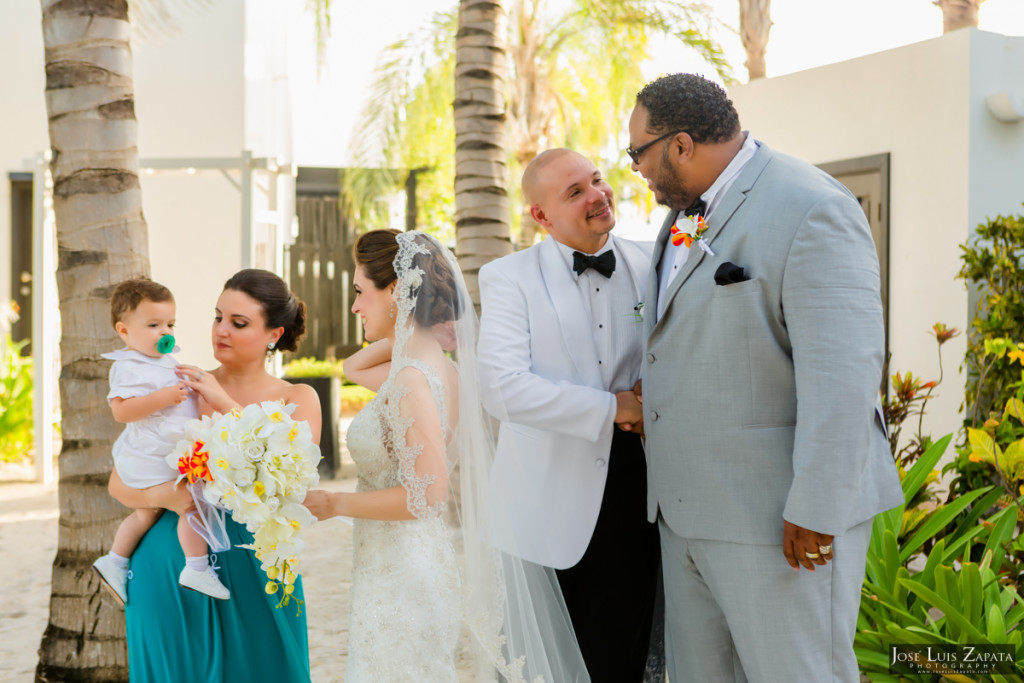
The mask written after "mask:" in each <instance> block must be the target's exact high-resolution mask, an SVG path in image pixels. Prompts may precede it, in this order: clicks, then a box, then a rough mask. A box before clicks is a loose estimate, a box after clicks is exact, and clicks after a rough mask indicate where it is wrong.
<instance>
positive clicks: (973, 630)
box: [900, 579, 989, 644]
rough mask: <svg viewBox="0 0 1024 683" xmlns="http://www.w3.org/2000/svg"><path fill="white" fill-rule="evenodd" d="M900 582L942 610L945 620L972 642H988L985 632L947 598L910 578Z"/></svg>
mask: <svg viewBox="0 0 1024 683" xmlns="http://www.w3.org/2000/svg"><path fill="white" fill-rule="evenodd" d="M900 582H901V583H902V584H903V585H905V586H906V587H907V588H909V589H910V590H911V591H912V592H913V593H915V594H917V595H919V596H920V597H921V598H922V599H923V600H924V601H925V602H927V603H928V604H929V605H931V606H932V607H935V608H936V609H938V610H939V611H940V612H942V614H943V615H944V616H945V618H946V620H947V621H949V622H954V623H956V625H957V626H958V627H959V628H960V629H961V630H962V631H963V632H964V633H965V634H966V635H967V636H968V637H969V638H971V639H973V640H972V642H976V643H978V644H988V642H989V641H988V639H987V638H986V637H985V634H984V633H982V632H981V631H980V630H978V627H977V626H975V625H974V624H972V623H971V622H970V620H968V619H967V618H965V617H964V615H963V613H962V612H961V611H960V610H959V609H957V608H956V607H955V606H954V605H953V604H951V603H950V602H949V600H948V599H946V598H944V597H942V596H941V595H939V594H938V593H937V592H936V591H933V590H931V589H930V588H928V587H927V586H925V585H923V584H921V583H919V582H917V581H914V580H912V579H900Z"/></svg>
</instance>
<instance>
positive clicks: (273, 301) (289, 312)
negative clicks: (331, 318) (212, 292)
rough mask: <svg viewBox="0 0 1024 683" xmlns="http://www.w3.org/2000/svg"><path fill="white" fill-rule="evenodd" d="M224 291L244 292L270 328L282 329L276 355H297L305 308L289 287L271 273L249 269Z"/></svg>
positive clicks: (230, 281) (303, 324) (242, 271)
mask: <svg viewBox="0 0 1024 683" xmlns="http://www.w3.org/2000/svg"><path fill="white" fill-rule="evenodd" d="M224 289H225V290H228V289H230V290H232V291H236V292H242V293H243V294H246V295H248V296H249V297H251V298H253V299H255V300H256V301H257V302H259V304H260V307H261V308H262V309H263V317H264V318H265V322H266V325H267V327H268V328H271V329H272V328H275V327H283V328H284V332H283V333H282V334H281V338H280V339H278V340H277V343H276V344H274V350H275V351H295V350H296V349H298V348H299V341H300V340H301V339H302V337H303V335H305V334H306V304H305V303H303V302H302V301H301V300H300V299H299V298H298V297H296V296H295V295H294V294H292V291H291V290H290V289H289V288H288V284H287V283H286V282H285V281H284V280H282V279H281V278H280V277H278V276H277V275H275V274H274V273H271V272H270V271H269V270H260V269H258V268H246V269H244V270H240V271H238V272H237V273H235V274H234V275H232V276H231V279H229V280H228V281H227V282H225V283H224Z"/></svg>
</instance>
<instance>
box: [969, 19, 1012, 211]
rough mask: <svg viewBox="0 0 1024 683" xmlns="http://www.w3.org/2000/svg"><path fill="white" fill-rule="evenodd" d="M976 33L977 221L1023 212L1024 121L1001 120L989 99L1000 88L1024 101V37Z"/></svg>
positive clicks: (972, 200) (973, 182)
mask: <svg viewBox="0 0 1024 683" xmlns="http://www.w3.org/2000/svg"><path fill="white" fill-rule="evenodd" d="M972 34H973V35H974V38H973V39H972V41H971V94H970V109H969V116H970V124H969V125H970V141H971V145H970V150H969V154H970V157H969V158H970V166H971V177H970V184H969V191H968V197H969V206H968V218H969V220H970V225H971V226H975V225H977V224H978V223H984V222H986V221H987V220H988V219H989V218H995V217H996V216H997V215H1003V216H1006V215H1020V214H1022V213H1024V207H1022V206H1021V204H1022V203H1024V121H1017V122H1015V123H1006V122H1003V121H1000V120H998V119H997V118H995V117H994V116H993V115H992V113H991V112H990V111H989V110H988V107H987V106H986V104H985V99H986V98H987V97H988V96H989V95H993V94H996V93H1001V92H1006V93H1009V94H1010V95H1011V96H1012V97H1014V98H1015V99H1016V101H1017V102H1024V38H1008V37H1006V36H1001V35H996V34H992V33H983V32H980V31H972ZM1018 106H1020V105H1018ZM1022 113H1024V112H1022Z"/></svg>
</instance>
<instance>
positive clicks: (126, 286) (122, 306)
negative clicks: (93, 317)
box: [110, 277, 174, 328]
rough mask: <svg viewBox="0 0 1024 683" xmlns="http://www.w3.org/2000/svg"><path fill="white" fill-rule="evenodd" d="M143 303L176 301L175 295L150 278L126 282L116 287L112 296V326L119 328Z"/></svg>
mask: <svg viewBox="0 0 1024 683" xmlns="http://www.w3.org/2000/svg"><path fill="white" fill-rule="evenodd" d="M143 301H152V302H154V303H158V304H161V303H163V302H165V301H174V295H173V294H171V290H169V289H167V288H166V287H164V286H163V285H161V284H160V283H158V282H153V281H152V280H150V279H149V278H148V277H137V278H133V279H131V280H125V281H124V282H121V283H118V285H117V286H116V287H114V293H113V294H111V295H110V325H111V326H112V327H115V328H116V327H117V323H119V322H122V321H123V320H124V317H125V316H126V315H128V314H129V313H131V312H132V311H134V310H135V309H136V308H138V307H139V304H141V303H142V302H143Z"/></svg>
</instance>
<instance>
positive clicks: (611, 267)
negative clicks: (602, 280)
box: [572, 249, 615, 277]
mask: <svg viewBox="0 0 1024 683" xmlns="http://www.w3.org/2000/svg"><path fill="white" fill-rule="evenodd" d="M587 268H593V269H594V270H596V271H597V272H599V273H601V275H604V276H605V277H611V276H612V273H614V272H615V252H614V251H612V250H611V249H609V250H608V251H606V252H604V253H603V254H601V255H600V256H590V255H589V254H584V253H582V252H579V251H574V252H572V269H573V270H575V271H576V274H577V275H583V271H585V270H586V269H587Z"/></svg>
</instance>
